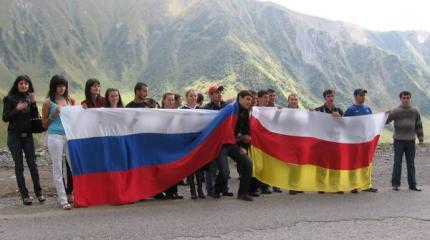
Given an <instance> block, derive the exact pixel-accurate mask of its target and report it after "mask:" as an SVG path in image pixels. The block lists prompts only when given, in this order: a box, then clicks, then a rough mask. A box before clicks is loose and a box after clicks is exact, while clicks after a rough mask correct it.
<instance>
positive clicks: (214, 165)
mask: <svg viewBox="0 0 430 240" xmlns="http://www.w3.org/2000/svg"><path fill="white" fill-rule="evenodd" d="M223 92H224V87H223V86H216V85H214V86H211V87H210V88H209V90H208V94H209V98H210V100H211V102H210V103H208V104H206V105H205V106H204V107H203V108H204V109H209V110H218V111H219V110H221V109H222V108H224V107H225V106H226V105H227V103H226V102H224V101H223V100H222V94H223ZM221 154H227V153H225V152H224V151H221V152H220V155H221ZM224 159H227V158H226V157H218V158H217V159H214V161H212V162H210V163H209V164H208V165H207V166H206V172H205V183H206V191H207V194H208V196H211V197H214V198H219V197H220V195H221V194H222V195H223V196H229V197H231V196H233V193H231V192H229V191H228V186H227V185H228V182H226V181H224V180H223V179H221V178H217V176H216V171H217V169H218V170H219V171H223V173H224V174H226V176H229V175H230V170H229V168H228V162H226V161H224ZM215 187H216V188H217V189H215Z"/></svg>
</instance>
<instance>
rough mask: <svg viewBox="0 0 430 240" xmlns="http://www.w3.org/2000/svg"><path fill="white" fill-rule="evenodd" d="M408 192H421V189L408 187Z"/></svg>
mask: <svg viewBox="0 0 430 240" xmlns="http://www.w3.org/2000/svg"><path fill="white" fill-rule="evenodd" d="M409 190H412V191H417V192H421V188H417V187H416V186H415V187H409Z"/></svg>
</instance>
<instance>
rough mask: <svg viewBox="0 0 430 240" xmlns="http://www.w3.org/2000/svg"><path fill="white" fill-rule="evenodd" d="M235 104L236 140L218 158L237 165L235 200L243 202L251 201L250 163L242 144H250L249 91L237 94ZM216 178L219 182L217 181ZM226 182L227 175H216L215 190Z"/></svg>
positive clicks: (223, 148)
mask: <svg viewBox="0 0 430 240" xmlns="http://www.w3.org/2000/svg"><path fill="white" fill-rule="evenodd" d="M236 101H237V103H238V104H239V107H240V109H239V117H238V119H237V122H236V126H235V129H234V134H235V136H236V138H237V142H236V143H235V144H226V145H224V146H223V147H222V150H221V151H225V152H226V154H221V155H220V157H223V158H225V161H227V160H226V159H227V156H229V157H230V158H232V159H233V161H235V162H236V164H237V171H238V172H239V175H240V183H239V190H238V194H237V198H238V199H240V200H244V201H253V199H252V198H251V197H250V196H249V194H248V192H249V185H250V181H251V176H252V162H251V159H249V156H248V152H247V150H246V148H245V147H244V146H243V144H247V145H249V144H250V142H251V137H250V135H249V133H250V120H249V116H250V115H249V112H250V111H251V108H252V94H251V93H250V92H249V91H246V90H243V91H240V92H239V93H238V94H237V99H236ZM218 178H219V179H221V181H218ZM227 181H228V175H227V174H226V173H225V172H224V171H221V170H220V172H219V174H218V177H217V182H216V185H215V189H220V188H219V186H218V184H220V183H224V182H227Z"/></svg>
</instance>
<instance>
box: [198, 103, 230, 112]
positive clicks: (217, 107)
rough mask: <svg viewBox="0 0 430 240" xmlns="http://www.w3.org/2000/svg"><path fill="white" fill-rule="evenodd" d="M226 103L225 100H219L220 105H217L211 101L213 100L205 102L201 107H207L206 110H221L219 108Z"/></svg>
mask: <svg viewBox="0 0 430 240" xmlns="http://www.w3.org/2000/svg"><path fill="white" fill-rule="evenodd" d="M226 105H227V103H226V102H224V101H221V106H218V105H216V104H215V103H213V102H210V103H208V104H206V105H205V106H204V107H203V109H208V110H221V109H223V108H224V107H225V106H226Z"/></svg>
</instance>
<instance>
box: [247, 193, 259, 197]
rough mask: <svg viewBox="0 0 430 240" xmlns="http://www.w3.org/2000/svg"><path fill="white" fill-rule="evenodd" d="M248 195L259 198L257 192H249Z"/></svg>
mask: <svg viewBox="0 0 430 240" xmlns="http://www.w3.org/2000/svg"><path fill="white" fill-rule="evenodd" d="M248 195H249V196H251V197H259V196H260V195H259V194H258V193H257V192H249V193H248Z"/></svg>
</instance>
